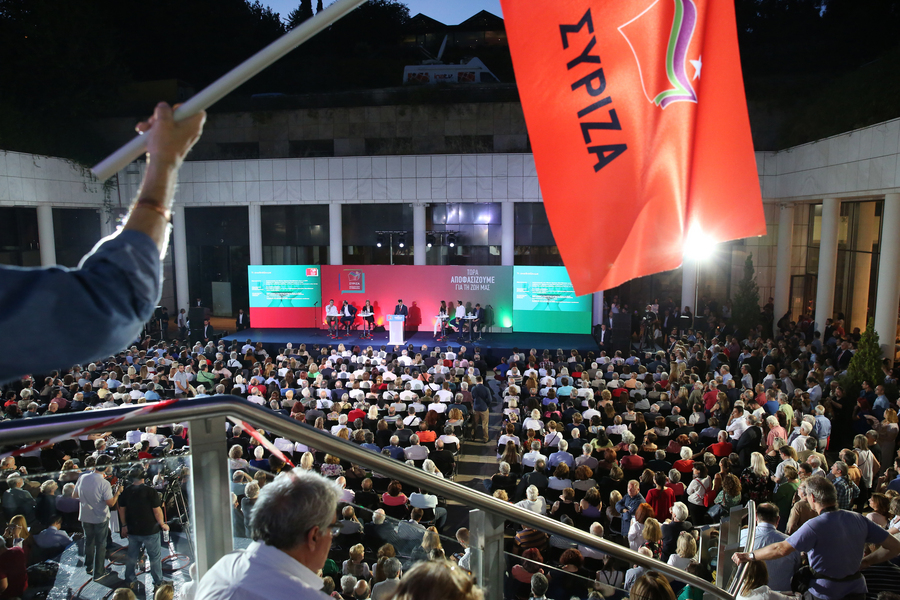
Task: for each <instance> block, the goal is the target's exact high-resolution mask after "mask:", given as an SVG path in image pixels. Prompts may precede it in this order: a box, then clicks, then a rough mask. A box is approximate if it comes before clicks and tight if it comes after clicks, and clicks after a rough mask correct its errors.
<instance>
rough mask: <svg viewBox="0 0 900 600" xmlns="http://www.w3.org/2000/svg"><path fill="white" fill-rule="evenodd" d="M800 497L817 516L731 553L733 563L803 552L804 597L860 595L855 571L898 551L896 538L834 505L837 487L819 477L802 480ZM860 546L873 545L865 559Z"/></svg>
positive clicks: (861, 584) (826, 599)
mask: <svg viewBox="0 0 900 600" xmlns="http://www.w3.org/2000/svg"><path fill="white" fill-rule="evenodd" d="M806 491H807V496H806V500H807V501H808V502H809V503H810V506H812V508H813V510H815V511H816V513H818V515H819V516H818V517H816V518H814V519H810V520H809V521H807V522H806V523H804V524H803V525H802V526H801V527H800V529H798V530H797V531H796V532H794V533H793V534H792V535H791V536H790V537H789V538H788V539H786V540H784V541H781V542H776V543H774V544H769V545H768V546H766V547H764V548H761V549H759V550H754V551H753V552H736V553H735V554H733V555H732V560H734V562H735V564H741V563H745V562H748V561H751V560H763V561H769V560H773V559H778V558H782V557H785V556H788V555H790V554H791V553H793V552H806V554H807V556H808V557H809V565H810V567H811V568H812V570H813V572H814V574H813V576H812V579H811V580H810V583H809V590H808V591H807V592H806V593H805V594H804V596H803V597H804V598H805V599H813V600H816V599H818V600H841V599H857V598H858V599H863V598H865V594H866V591H867V590H866V580H865V578H864V577H863V575H862V573H860V571H861V570H865V569H866V568H868V567H869V566H871V565H877V564H881V563H883V562H885V561H888V560H891V559H892V558H894V557H895V556H897V555H898V554H900V540H897V539H896V538H895V537H894V536H892V535H890V534H889V533H888V532H887V530H886V529H883V528H881V527H880V526H878V525H876V524H875V523H873V522H872V521H870V520H868V519H866V518H865V517H863V516H862V515H860V514H858V513H855V512H850V511H847V510H838V509H837V501H838V497H837V491H836V490H835V488H834V486H833V485H832V484H831V482H829V481H828V480H827V479H825V478H824V477H810V478H809V479H807V480H806ZM866 544H873V545H875V546H878V549H877V550H875V551H874V552H872V553H870V554H869V555H868V556H866V557H865V558H862V557H863V551H864V550H865V546H866Z"/></svg>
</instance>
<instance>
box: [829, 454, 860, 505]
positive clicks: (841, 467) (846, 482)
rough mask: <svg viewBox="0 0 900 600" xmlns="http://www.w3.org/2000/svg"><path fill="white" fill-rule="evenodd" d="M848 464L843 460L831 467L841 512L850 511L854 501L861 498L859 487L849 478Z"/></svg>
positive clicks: (835, 462) (837, 461)
mask: <svg viewBox="0 0 900 600" xmlns="http://www.w3.org/2000/svg"><path fill="white" fill-rule="evenodd" d="M847 471H848V468H847V463H845V462H844V461H842V460H836V461H834V464H833V465H831V474H832V475H834V482H833V483H834V489H835V494H836V496H837V502H836V504H837V507H838V508H839V509H841V510H850V507H852V506H853V501H854V500H856V498H857V496H859V486H857V485H856V484H855V483H853V481H851V480H850V478H849V477H847Z"/></svg>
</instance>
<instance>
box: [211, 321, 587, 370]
mask: <svg viewBox="0 0 900 600" xmlns="http://www.w3.org/2000/svg"><path fill="white" fill-rule="evenodd" d="M407 335H409V334H407ZM483 338H484V339H482V340H480V341H478V340H476V341H473V342H468V341H462V342H460V341H458V340H457V338H456V337H455V336H451V337H449V338H447V340H445V341H443V342H438V341H437V340H435V339H434V335H433V334H432V332H430V331H419V332H416V333H413V334H412V335H410V337H409V338H407V339H406V344H407V345H408V344H412V345H413V347H414V348H415V349H416V351H417V352H418V351H419V349H420V348H421V347H422V345H426V346H428V347H429V349H430V348H433V347H434V346H440V347H441V348H446V347H447V346H448V345H451V346H453V347H455V348H456V347H459V346H460V345H462V346H465V347H466V348H468V349H470V350H471V349H472V348H476V347H477V348H480V349H481V353H482V357H483V358H485V360H487V361H488V362H489V363H491V364H492V365H493V363H494V362H495V361H499V360H500V358H501V357H508V356H510V355H511V354H512V352H513V348H518V349H519V351H520V352H523V353H525V354H527V353H528V351H529V350H530V349H531V348H536V349H537V351H538V353H539V354H540V353H543V351H544V350H550V352H551V353H552V354H555V353H556V350H557V348H562V349H563V351H564V352H565V353H566V356H568V355H569V352H570V351H571V350H573V349H576V350H578V351H579V353H581V354H582V355H584V354H586V353H587V352H589V351H591V350H593V351H594V352H596V351H597V344H595V343H594V338H592V337H591V336H590V335H588V334H583V335H582V334H557V333H485V334H484V336H483ZM222 339H223V340H225V341H226V342H229V344H230V342H232V341H234V340H237V341H238V342H241V343H242V344H243V343H244V342H246V341H247V340H248V339H250V340H252V341H253V343H256V342H262V343H263V345H264V346H265V347H266V351H268V352H270V353H271V352H272V351H273V350H274V351H276V352H277V351H278V349H279V348H283V347H284V346H285V345H286V344H287V343H288V342H291V343H292V344H293V345H294V347H295V348H296V347H297V346H298V345H300V344H306V345H307V346H310V345H332V346H335V347H336V346H337V345H338V344H344V345H345V346H350V347H352V346H360V347H362V348H365V347H366V346H372V347H373V348H379V347H381V346H387V343H388V334H387V332H386V331H385V332H381V333H374V334H372V339H362V338H360V332H358V331H354V332H353V333H352V334H351V335H349V336H347V335H345V336H344V337H342V338H339V339H331V338H329V337H328V330H326V329H311V328H306V329H268V328H267V329H262V328H258V329H245V330H244V331H240V332H238V333H235V334H230V335H226V336H224V337H223V338H222ZM491 359H493V360H491Z"/></svg>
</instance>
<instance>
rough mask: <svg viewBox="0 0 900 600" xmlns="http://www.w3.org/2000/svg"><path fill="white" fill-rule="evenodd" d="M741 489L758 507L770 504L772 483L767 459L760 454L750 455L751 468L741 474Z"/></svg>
mask: <svg viewBox="0 0 900 600" xmlns="http://www.w3.org/2000/svg"><path fill="white" fill-rule="evenodd" d="M741 487H742V488H743V492H744V494H745V495H746V497H747V498H748V499H750V500H754V501H755V502H756V504H757V505H759V504H761V503H762V502H768V501H769V497H770V496H771V495H772V481H771V479H769V469H768V467H766V459H765V457H764V456H763V455H762V454H760V453H759V452H754V453H753V454H751V455H750V466H749V467H747V468H746V469H744V472H743V473H741Z"/></svg>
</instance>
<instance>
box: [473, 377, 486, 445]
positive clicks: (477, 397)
mask: <svg viewBox="0 0 900 600" xmlns="http://www.w3.org/2000/svg"><path fill="white" fill-rule="evenodd" d="M490 407H491V390H490V389H488V387H487V386H486V385H484V378H483V377H478V378H477V379H476V384H475V387H474V388H472V408H473V410H474V411H475V424H474V425H473V426H472V427H473V429H472V437H475V430H476V429H477V428H478V425H479V424H481V435H482V441H484V442H487V441H488V440H489V434H488V419H489V418H490Z"/></svg>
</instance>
